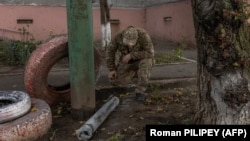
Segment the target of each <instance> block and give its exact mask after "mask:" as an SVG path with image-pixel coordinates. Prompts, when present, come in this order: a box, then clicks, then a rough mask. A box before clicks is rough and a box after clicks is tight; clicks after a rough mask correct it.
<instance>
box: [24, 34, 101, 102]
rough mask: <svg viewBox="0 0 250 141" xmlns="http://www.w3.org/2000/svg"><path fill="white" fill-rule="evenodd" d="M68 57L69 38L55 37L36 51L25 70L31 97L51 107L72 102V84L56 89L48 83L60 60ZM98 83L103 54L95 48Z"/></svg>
mask: <svg viewBox="0 0 250 141" xmlns="http://www.w3.org/2000/svg"><path fill="white" fill-rule="evenodd" d="M65 57H68V38H67V37H66V36H58V37H55V38H53V39H51V40H49V41H48V42H46V43H44V44H42V45H40V46H38V47H37V49H36V50H34V51H33V52H32V54H31V56H30V58H29V60H28V62H27V63H26V66H25V70H24V85H25V88H26V91H27V92H28V94H29V95H30V96H31V97H35V98H39V99H43V100H45V101H46V102H47V103H48V104H49V105H54V104H56V103H58V102H59V101H69V100H70V95H69V93H70V84H69V83H68V84H66V85H63V86H59V87H55V86H50V85H49V84H48V82H47V78H48V74H49V72H50V70H51V68H52V67H53V65H55V64H56V63H57V62H58V61H59V60H61V59H62V58H65ZM94 59H95V60H94V66H95V76H96V81H97V79H98V77H99V73H100V65H101V54H100V52H99V50H98V49H97V48H94Z"/></svg>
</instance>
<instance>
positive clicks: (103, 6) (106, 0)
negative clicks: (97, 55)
mask: <svg viewBox="0 0 250 141" xmlns="http://www.w3.org/2000/svg"><path fill="white" fill-rule="evenodd" d="M110 7H111V1H110V0H100V11H101V25H102V27H101V28H102V49H103V50H105V49H106V47H107V45H108V44H109V43H110V42H111V25H110Z"/></svg>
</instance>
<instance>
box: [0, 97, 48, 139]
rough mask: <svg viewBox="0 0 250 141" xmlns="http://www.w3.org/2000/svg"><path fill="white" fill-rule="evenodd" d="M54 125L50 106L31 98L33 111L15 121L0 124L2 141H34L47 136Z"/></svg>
mask: <svg viewBox="0 0 250 141" xmlns="http://www.w3.org/2000/svg"><path fill="white" fill-rule="evenodd" d="M51 125H52V113H51V109H50V107H49V105H48V104H47V103H46V102H45V101H43V100H41V99H36V98H31V110H30V111H29V112H28V113H27V114H25V115H24V116H22V117H20V118H17V119H15V120H13V121H10V122H6V123H3V124H0V141H34V140H37V139H38V138H40V137H42V136H43V135H45V134H46V133H47V132H48V130H49V129H50V128H51Z"/></svg>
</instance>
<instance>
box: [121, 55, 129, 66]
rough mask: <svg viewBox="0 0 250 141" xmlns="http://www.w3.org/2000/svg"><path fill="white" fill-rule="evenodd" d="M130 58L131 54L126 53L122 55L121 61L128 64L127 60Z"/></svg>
mask: <svg viewBox="0 0 250 141" xmlns="http://www.w3.org/2000/svg"><path fill="white" fill-rule="evenodd" d="M130 60H131V55H130V54H127V55H125V56H123V57H122V63H124V64H128V62H129V61H130Z"/></svg>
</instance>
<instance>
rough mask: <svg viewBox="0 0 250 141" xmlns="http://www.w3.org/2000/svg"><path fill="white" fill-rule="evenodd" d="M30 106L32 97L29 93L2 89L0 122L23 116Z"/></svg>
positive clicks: (0, 92)
mask: <svg viewBox="0 0 250 141" xmlns="http://www.w3.org/2000/svg"><path fill="white" fill-rule="evenodd" d="M4 103H5V104H4ZM1 105H2V106H1ZM30 107H31V102H30V97H29V95H28V94H27V93H25V92H22V91H0V124H1V123H4V122H8V121H10V120H14V119H16V118H19V117H21V116H23V115H24V114H26V113H27V112H28V111H29V110H30Z"/></svg>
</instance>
